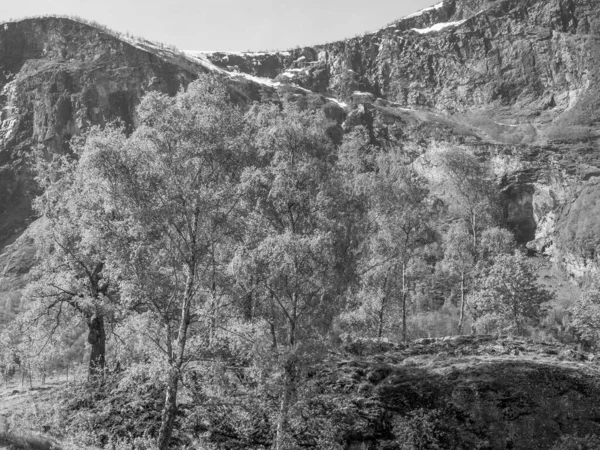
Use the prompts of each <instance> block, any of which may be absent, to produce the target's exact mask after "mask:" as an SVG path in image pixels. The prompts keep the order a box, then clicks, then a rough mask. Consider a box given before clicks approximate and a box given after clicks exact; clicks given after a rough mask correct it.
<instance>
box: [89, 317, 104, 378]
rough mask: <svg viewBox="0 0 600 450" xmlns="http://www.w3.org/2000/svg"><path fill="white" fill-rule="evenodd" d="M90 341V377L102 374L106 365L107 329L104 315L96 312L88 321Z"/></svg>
mask: <svg viewBox="0 0 600 450" xmlns="http://www.w3.org/2000/svg"><path fill="white" fill-rule="evenodd" d="M87 325H88V343H89V344H90V345H91V346H92V351H91V353H90V366H89V377H90V378H92V377H94V376H97V375H101V374H102V373H103V372H104V366H105V365H106V331H105V330H104V317H102V316H101V315H99V314H95V315H94V316H92V317H91V318H90V319H88V321H87Z"/></svg>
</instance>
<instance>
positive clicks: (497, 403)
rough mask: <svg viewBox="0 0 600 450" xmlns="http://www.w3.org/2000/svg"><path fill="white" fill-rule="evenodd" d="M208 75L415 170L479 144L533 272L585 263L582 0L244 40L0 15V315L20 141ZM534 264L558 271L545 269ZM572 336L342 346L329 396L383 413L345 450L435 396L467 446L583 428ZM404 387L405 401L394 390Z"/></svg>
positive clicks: (8, 284) (455, 9)
mask: <svg viewBox="0 0 600 450" xmlns="http://www.w3.org/2000/svg"><path fill="white" fill-rule="evenodd" d="M201 44H202V43H198V45H199V46H201ZM204 73H211V74H213V75H215V76H216V77H218V78H219V79H220V80H222V82H223V83H225V84H226V85H227V86H228V88H229V90H230V92H231V93H232V94H233V97H234V99H235V100H236V101H237V102H239V103H240V104H242V105H249V104H251V103H252V102H254V101H261V100H275V101H278V100H282V99H285V100H288V101H292V102H297V103H302V104H303V106H306V107H308V108H313V109H321V110H323V111H324V112H325V114H326V115H327V117H328V118H329V119H331V120H333V121H334V122H337V125H336V127H337V128H336V130H335V131H336V132H337V133H339V134H341V133H348V132H351V131H352V130H353V129H355V128H356V127H357V126H364V127H366V129H367V131H368V137H369V139H370V140H371V143H373V144H374V145H376V146H381V147H384V146H388V145H395V146H402V147H403V148H404V149H406V150H408V151H407V154H408V153H410V155H412V157H413V161H412V165H413V167H414V168H415V170H416V171H418V172H419V173H420V174H422V175H423V176H424V177H426V178H428V179H430V180H436V178H437V177H438V176H439V173H440V168H439V167H437V165H436V155H437V153H439V152H440V151H444V150H447V149H450V148H452V149H459V150H463V151H464V152H468V153H471V154H474V155H475V156H477V158H478V159H479V160H480V161H483V162H486V164H487V165H488V166H489V167H491V168H492V170H493V172H494V174H495V176H496V182H497V184H498V185H499V186H500V187H501V192H502V203H503V207H504V212H505V216H506V219H507V222H508V225H509V226H510V227H511V228H512V230H513V231H514V233H515V236H516V237H517V240H518V241H519V242H520V243H521V244H523V245H526V246H527V248H528V249H529V250H530V253H531V254H532V255H537V256H541V257H544V258H545V259H546V261H545V262H544V264H542V265H541V269H540V272H539V275H540V278H542V279H545V280H546V281H547V282H548V283H549V285H553V284H554V285H558V286H560V287H561V290H560V292H559V297H560V296H561V295H562V296H563V297H564V298H571V297H573V296H574V294H573V292H574V291H575V290H576V287H575V286H574V284H573V285H571V284H569V283H570V282H572V281H580V280H583V279H585V278H586V277H588V276H590V275H592V276H593V275H595V274H596V273H597V267H598V247H599V244H600V223H599V221H598V220H597V217H599V216H600V152H599V150H600V149H599V140H600V113H599V112H598V111H600V85H599V82H600V78H599V76H600V7H599V6H598V4H597V2H596V1H595V0H444V1H443V2H442V3H439V4H437V5H435V6H433V7H431V8H427V9H425V10H423V11H421V12H419V13H416V14H413V15H411V16H408V17H405V18H402V19H400V20H397V21H394V22H392V23H390V24H389V25H387V26H386V27H384V28H382V29H380V30H378V31H375V32H372V33H365V34H363V35H360V36H356V37H353V38H350V39H345V40H340V41H338V42H333V43H327V44H321V45H315V46H313V47H304V48H295V49H290V50H288V51H281V52H255V53H235V52H201V51H182V50H178V49H176V48H174V47H170V46H168V45H163V44H158V43H154V42H150V41H147V40H145V39H142V38H137V37H132V36H128V35H122V34H119V33H116V32H113V31H111V30H108V29H106V28H105V27H102V26H100V25H98V24H94V23H89V22H85V21H82V20H79V19H74V18H68V17H40V18H30V19H24V20H20V21H14V22H7V23H3V24H0V109H1V113H0V327H2V326H3V325H4V324H6V323H7V322H9V321H10V320H11V319H12V318H13V315H14V314H15V313H16V312H17V311H18V310H19V309H20V308H21V301H22V300H21V294H20V290H21V289H22V288H23V287H24V286H25V285H26V284H27V281H28V278H27V276H28V272H29V270H30V268H31V267H32V266H33V264H34V262H35V255H36V254H35V248H34V246H33V241H32V239H31V237H30V232H31V231H35V227H36V226H38V222H36V221H35V217H34V215H33V210H32V200H33V199H34V198H35V196H37V195H39V194H40V192H39V188H38V187H37V185H36V183H35V180H34V177H35V168H34V153H35V152H36V151H40V152H43V154H45V155H46V156H47V157H50V155H51V154H62V153H65V152H68V151H69V140H70V139H71V138H72V137H74V136H77V135H79V134H81V133H82V132H84V131H85V130H88V129H89V128H90V127H93V126H104V125H106V124H107V123H109V122H111V121H114V120H119V121H121V122H122V123H123V124H124V125H125V126H126V127H128V128H129V129H134V128H135V127H136V125H137V123H138V119H137V117H136V111H135V108H136V106H137V105H138V103H139V102H140V99H141V98H142V97H143V96H144V95H145V94H146V93H147V92H150V91H160V92H163V93H165V94H167V95H175V93H176V92H178V91H179V90H180V89H183V88H185V87H186V86H187V85H188V84H189V83H190V82H192V81H193V80H194V79H196V78H197V77H198V76H199V75H200V74H204ZM338 137H339V135H338ZM433 185H434V184H433V183H432V186H433ZM548 259H549V260H551V261H552V262H553V264H554V265H555V266H558V267H559V268H560V269H561V270H562V272H561V271H551V270H550V269H548V265H549V263H548V261H547V260H548ZM559 300H560V298H559ZM453 339H454V340H453ZM367 344H368V343H367ZM378 345H379V344H378ZM571 347H572V346H570V347H569V346H564V345H558V344H557V345H556V346H553V345H549V344H548V345H546V344H543V345H542V344H540V345H537V344H536V345H533V344H531V343H524V342H520V341H512V340H510V339H509V340H500V341H498V342H497V341H496V340H495V339H493V338H491V337H481V338H465V339H462V338H461V337H456V338H451V339H450V340H440V341H433V340H432V341H422V342H416V343H413V344H412V346H410V348H405V347H397V348H392V349H391V350H390V351H388V352H374V354H371V353H369V354H363V353H362V350H361V349H358V350H356V349H355V350H356V351H355V353H357V356H359V357H360V358H362V357H363V356H364V357H365V359H364V360H361V361H360V363H359V364H358V363H354V362H352V363H349V362H348V361H342V360H340V361H338V362H336V364H337V367H338V370H336V371H333V372H327V371H326V370H325V369H324V370H325V372H323V373H324V374H325V375H323V373H321V374H320V375H319V376H324V377H325V378H327V377H330V378H331V379H332V380H333V381H332V382H331V383H330V385H327V386H328V387H327V389H329V388H330V387H331V386H337V387H335V389H333V388H332V392H330V394H331V395H333V394H335V395H337V394H339V393H340V392H342V391H343V392H342V394H343V395H344V396H345V395H346V393H347V392H349V391H352V392H354V393H356V394H357V395H358V397H357V398H359V400H357V402H356V405H362V406H360V407H358V406H357V411H358V413H357V414H358V415H361V417H362V415H364V416H365V417H366V418H367V419H369V416H368V414H369V411H370V412H375V413H376V414H377V417H376V420H378V421H379V422H378V423H379V424H384V425H385V427H384V428H385V429H383V431H382V433H383V434H380V435H369V434H368V433H369V426H370V425H371V423H370V422H368V420H367V421H366V422H364V423H366V424H367V426H365V428H364V429H362V430H359V432H357V434H356V435H355V436H349V437H348V439H347V440H346V442H347V443H348V445H349V447H348V448H356V449H359V448H365V449H366V448H373V446H371V447H368V446H367V444H364V442H365V441H367V442H370V444H368V445H371V444H372V445H375V443H376V441H378V440H381V439H384V438H385V437H386V436H388V435H390V433H391V431H390V430H391V429H392V428H393V426H392V425H393V424H392V422H391V421H390V420H391V419H390V417H392V418H393V415H394V414H396V413H398V412H400V413H402V414H404V413H406V411H408V410H410V411H413V410H414V411H416V413H418V414H429V413H428V412H426V410H427V409H428V408H429V409H431V408H433V411H437V410H440V411H442V410H443V409H444V407H445V405H446V403H451V404H452V405H454V406H453V407H454V408H455V410H453V411H452V413H453V414H454V413H456V414H458V415H456V414H455V416H452V417H450V416H448V417H450V418H451V419H452V420H454V419H456V418H457V417H458V416H460V418H461V420H462V419H464V418H465V417H467V418H469V420H470V422H469V423H470V425H472V428H470V429H469V430H470V431H469V433H471V432H472V435H469V436H466V435H465V436H462V437H461V439H462V438H463V437H464V438H465V439H467V441H469V439H471V438H473V439H474V440H473V441H469V442H475V440H476V441H477V442H478V444H477V445H479V444H481V447H478V448H531V446H533V445H536V443H537V442H541V441H540V440H543V445H544V447H540V448H548V447H549V446H550V445H551V444H552V442H554V441H555V440H556V439H555V438H556V437H557V436H559V435H560V434H561V433H575V434H577V433H580V432H581V433H583V432H585V433H587V432H596V433H597V425H598V423H599V422H598V420H599V419H598V418H597V416H595V414H596V410H595V409H594V405H593V402H594V401H595V399H597V398H598V392H600V391H599V389H598V383H597V380H596V376H597V363H596V362H595V359H594V358H595V356H594V355H592V354H587V353H582V352H577V351H574V350H572V348H571ZM388 350H389V349H388ZM440 355H441V356H440ZM465 355H466V356H468V358H467V359H468V361H467V359H465ZM523 355H525V356H526V358H525V360H523V358H521V356H523ZM438 357H439V358H438ZM446 357H447V359H446ZM340 358H342V356H340ZM360 358H359V359H360ZM436 358H438V359H440V358H441V359H443V361H441V362H440V361H439V360H438V359H436ZM342 359H343V358H342ZM436 361H437V362H436ZM357 364H358V365H357ZM410 368H412V369H414V370H412V369H410ZM407 376H408V377H409V381H406V377H407ZM411 377H412V378H411ZM327 379H329V378H327ZM340 380H341V381H340ZM345 382H347V386H346V385H345V384H344V383H345ZM336 383H337V384H336ZM340 386H341V387H340ZM348 386H349V387H348ZM338 387H339V389H338ZM401 392H402V393H405V392H408V394H406V395H404V394H402V395H404V397H402V395H400V393H401ZM328 395H329V394H328ZM340 395H341V394H340ZM396 396H397V397H396ZM401 397H402V398H409V397H410V398H411V399H412V400H411V401H412V403H410V404H407V405H404V406H402V405H400V404H395V403H393V402H394V401H395V399H400V398H401ZM334 398H335V399H337V398H338V397H335V396H334ZM340 398H341V397H340ZM440 398H443V401H440V400H439V399H440ZM361 402H362V403H361ZM372 402H375V403H372ZM386 402H387V403H386ZM364 405H366V406H364ZM369 405H371V406H372V405H375V406H373V408H372V409H369V408H371V406H369ZM432 405H433V406H432ZM363 406H364V408H363ZM404 407H406V408H408V409H406V408H405V409H406V410H404V409H402V408H404ZM353 408H354V406H353ZM361 408H362V409H361ZM399 408H400V409H399ZM411 408H412V409H411ZM353 411H354V410H353ZM424 411H425V413H424ZM481 411H483V412H484V414H483V415H478V412H481ZM438 412H439V411H438ZM407 417H408V416H407ZM411 417H412V416H411ZM414 417H415V420H416V419H417V417H416V416H414ZM432 417H433V416H432ZM426 418H429V416H427V417H426ZM434 418H435V417H434ZM445 418H447V417H445V416H441V419H440V420H444V419H445ZM388 419H390V420H388ZM369 420H370V419H369ZM436 420H437V419H436ZM449 423H453V422H449ZM505 425H506V426H505ZM386 427H387V428H386ZM548 430H549V431H548ZM380 431H381V430H380ZM386 433H387V434H386ZM478 433H479V434H478ZM507 433H512V434H511V435H510V439H506V440H504V437H505V436H507ZM388 437H389V436H388ZM480 438H481V439H480ZM485 439H489V442H492V443H491V444H489V446H488V447H485V445H484V441H485ZM465 442H466V441H465ZM510 445H512V446H513V447H510ZM390 448H391V447H390ZM473 448H475V447H473Z"/></svg>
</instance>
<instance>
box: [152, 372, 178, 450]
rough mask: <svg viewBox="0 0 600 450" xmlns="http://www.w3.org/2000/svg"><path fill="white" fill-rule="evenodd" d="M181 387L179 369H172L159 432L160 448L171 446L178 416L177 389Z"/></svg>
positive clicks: (164, 448)
mask: <svg viewBox="0 0 600 450" xmlns="http://www.w3.org/2000/svg"><path fill="white" fill-rule="evenodd" d="M178 388H179V371H178V370H177V369H172V370H171V373H170V374H169V380H168V382H167V392H166V396H165V406H164V408H163V411H162V420H161V424H160V430H159V432H158V443H157V444H158V448H159V449H160V450H166V449H168V448H169V442H170V441H171V435H172V434H173V425H174V423H175V416H177V390H178Z"/></svg>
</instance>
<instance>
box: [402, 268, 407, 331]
mask: <svg viewBox="0 0 600 450" xmlns="http://www.w3.org/2000/svg"><path fill="white" fill-rule="evenodd" d="M406 336H407V333H406V265H405V264H402V342H406Z"/></svg>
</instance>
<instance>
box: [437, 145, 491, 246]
mask: <svg viewBox="0 0 600 450" xmlns="http://www.w3.org/2000/svg"><path fill="white" fill-rule="evenodd" d="M435 163H436V164H437V165H438V166H439V167H440V169H441V170H442V181H441V184H442V187H443V188H444V190H445V191H446V192H445V194H446V196H447V197H448V199H449V203H450V206H451V210H453V212H454V214H455V215H456V216H457V217H460V218H462V219H463V220H464V221H465V222H466V224H467V226H468V228H469V231H470V233H471V237H472V239H473V246H474V247H477V244H478V242H477V241H478V239H479V236H480V234H481V233H482V231H483V230H485V229H486V228H488V227H490V226H491V225H494V224H495V223H496V222H498V220H499V215H500V210H499V207H498V199H497V197H498V196H497V192H496V188H495V184H494V181H493V179H492V177H491V175H490V174H489V172H488V170H487V168H486V167H485V166H484V165H483V164H481V163H480V162H479V161H478V160H477V158H476V157H475V156H473V155H471V154H469V153H467V152H465V151H461V150H455V149H452V150H445V151H442V152H440V153H438V154H437V155H436V158H435Z"/></svg>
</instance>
